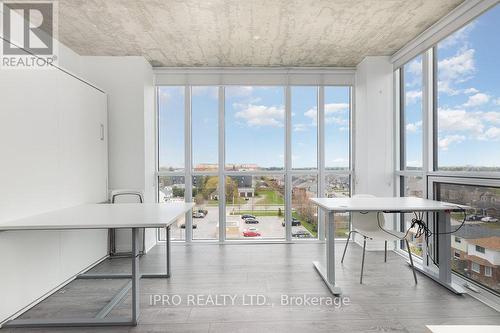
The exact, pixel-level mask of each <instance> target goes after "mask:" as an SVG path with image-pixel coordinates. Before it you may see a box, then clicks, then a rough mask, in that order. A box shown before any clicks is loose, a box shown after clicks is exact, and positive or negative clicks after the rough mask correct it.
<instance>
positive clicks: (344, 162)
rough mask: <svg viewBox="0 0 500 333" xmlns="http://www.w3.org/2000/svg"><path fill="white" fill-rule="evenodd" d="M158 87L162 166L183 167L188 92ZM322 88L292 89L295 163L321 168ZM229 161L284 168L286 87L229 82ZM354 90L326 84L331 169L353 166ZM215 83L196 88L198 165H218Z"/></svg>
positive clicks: (299, 166)
mask: <svg viewBox="0 0 500 333" xmlns="http://www.w3.org/2000/svg"><path fill="white" fill-rule="evenodd" d="M182 89H183V88H181V87H160V88H159V98H160V103H159V112H160V113H159V123H160V128H162V129H163V130H160V137H159V140H160V166H172V167H173V168H174V169H182V168H183V166H184V151H183V149H184V139H183V135H184V134H183V133H184V118H183V110H184V94H183V92H182ZM317 90H318V88H317V87H311V86H309V87H292V106H291V108H292V111H291V112H292V165H293V168H296V169H304V168H316V167H317V165H316V159H317V156H316V152H317V142H316V141H317V130H318V129H317ZM225 96H226V99H225V110H226V119H225V125H226V127H225V128H226V133H225V135H226V163H228V164H233V163H234V164H257V165H259V166H260V167H264V168H283V167H284V153H285V137H284V136H285V127H284V122H285V111H284V102H285V101H284V98H285V97H284V96H285V92H284V88H283V87H279V86H278V87H256V86H229V87H226V89H225ZM348 117H349V88H347V87H325V119H326V122H325V138H326V142H325V150H326V153H325V160H326V166H327V168H328V167H330V168H338V167H345V168H347V167H348V166H349V162H348V160H349V118H348ZM217 131H218V95H217V88H216V87H193V88H192V133H193V137H192V147H193V165H194V166H195V165H197V164H200V163H217V160H218V155H217V154H218V149H217V147H218V133H217Z"/></svg>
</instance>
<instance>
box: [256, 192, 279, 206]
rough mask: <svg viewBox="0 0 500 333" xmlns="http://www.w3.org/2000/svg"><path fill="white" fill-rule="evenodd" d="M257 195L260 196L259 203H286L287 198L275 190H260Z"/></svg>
mask: <svg viewBox="0 0 500 333" xmlns="http://www.w3.org/2000/svg"><path fill="white" fill-rule="evenodd" d="M257 196H258V197H259V198H260V200H259V204H263V205H284V204H285V200H284V199H283V196H282V195H281V193H279V192H277V191H274V190H259V192H257Z"/></svg>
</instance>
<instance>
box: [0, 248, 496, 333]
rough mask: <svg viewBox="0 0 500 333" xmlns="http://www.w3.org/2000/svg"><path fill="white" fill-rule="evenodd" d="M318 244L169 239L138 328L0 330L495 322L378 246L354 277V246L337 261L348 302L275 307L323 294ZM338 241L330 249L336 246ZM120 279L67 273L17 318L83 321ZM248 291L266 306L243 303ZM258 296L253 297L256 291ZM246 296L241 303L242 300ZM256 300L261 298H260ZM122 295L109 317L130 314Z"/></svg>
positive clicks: (123, 267)
mask: <svg viewBox="0 0 500 333" xmlns="http://www.w3.org/2000/svg"><path fill="white" fill-rule="evenodd" d="M324 251H325V245H324V244H318V243H310V244H307V243H304V244H248V245H246V244H243V245H240V244H238V245H216V244H206V245H205V244H195V245H187V246H184V245H174V246H172V277H171V278H170V279H142V280H141V283H140V288H141V289H140V292H141V299H140V307H141V309H140V313H141V316H140V318H139V325H138V326H136V327H108V328H50V329H1V330H0V333H4V332H259V333H265V332H273V333H274V332H286V333H293V332H412V333H413V332H425V331H426V329H425V325H427V324H464V325H467V324H469V325H471V324H476V325H479V324H485V325H500V313H498V312H496V311H495V310H493V309H491V308H489V307H488V306H486V305H484V304H482V303H480V302H478V301H476V300H475V299H473V298H472V297H470V296H468V295H464V296H457V295H454V294H453V293H451V292H449V291H448V290H447V289H445V288H443V287H441V286H439V285H438V284H436V283H435V282H433V281H432V280H430V279H428V278H426V277H424V276H423V275H421V274H418V284H417V285H415V284H414V283H413V276H412V273H411V270H410V268H409V267H408V266H407V264H406V261H405V260H404V258H402V257H400V256H399V255H397V254H395V253H389V254H388V260H387V263H384V259H383V252H368V253H367V255H366V264H365V275H364V279H363V284H362V285H360V284H359V271H360V264H361V263H360V261H361V257H360V256H361V249H360V248H359V247H358V246H357V245H356V244H351V245H349V249H348V253H347V255H346V260H345V261H344V263H343V264H340V259H339V258H337V261H338V263H337V266H336V267H337V282H338V284H339V285H340V287H341V288H342V290H343V293H344V294H343V297H346V298H347V299H348V301H349V304H345V305H343V306H341V307H336V306H332V305H326V304H323V305H307V306H306V305H298V304H294V305H282V304H281V298H282V297H283V295H286V296H303V295H306V296H318V297H329V296H331V295H330V293H329V291H328V289H327V288H326V286H325V285H324V284H323V281H322V280H321V278H320V277H319V275H318V274H317V273H316V271H315V270H314V268H313V265H312V261H313V260H318V259H320V260H322V259H324ZM341 251H342V247H341V245H340V246H339V247H338V252H337V253H341ZM164 255H165V247H164V246H161V245H158V246H156V247H155V248H154V249H153V250H151V251H150V252H149V253H148V254H147V255H146V256H144V257H142V258H141V260H140V267H141V271H142V272H161V271H163V270H164V269H165V260H164ZM130 270H131V265H130V259H127V258H123V259H112V260H106V261H104V262H103V263H101V264H100V265H98V266H97V267H95V268H93V269H92V271H93V272H100V273H105V272H108V273H109V272H130ZM126 283H127V280H75V281H73V282H71V283H70V284H68V285H67V286H66V287H64V288H63V289H61V290H59V291H58V292H56V293H54V294H53V295H52V296H50V297H49V298H47V299H46V300H44V301H43V302H41V303H40V304H38V305H37V306H35V307H34V308H32V309H30V310H29V311H27V312H26V313H24V314H23V315H22V316H21V318H51V317H52V318H68V317H73V316H75V315H78V316H80V317H87V318H92V317H93V316H95V314H96V313H98V312H99V311H100V309H102V307H104V306H105V304H106V303H107V302H109V301H110V300H111V299H112V298H113V296H114V295H115V294H116V293H117V292H118V291H119V290H120V289H121V288H122V287H123V286H124V284H126ZM154 295H162V297H163V295H166V296H168V297H169V299H170V300H172V298H171V297H173V296H174V295H178V296H179V297H180V299H181V300H182V301H181V303H180V304H176V305H174V304H151V299H152V297H154ZM192 295H202V296H203V297H205V298H204V299H205V300H206V297H207V296H208V295H211V296H215V295H219V297H221V295H232V296H233V297H234V295H236V299H235V302H234V304H230V302H228V303H227V304H226V305H216V304H207V303H206V302H205V303H204V304H196V305H193V304H188V302H187V299H188V297H193V296H192ZM250 295H262V296H263V297H264V298H265V304H262V305H255V304H254V305H249V297H251V296H250ZM262 296H260V297H262ZM244 297H245V298H246V301H245V298H244ZM261 299H262V298H261ZM130 304H131V296H130V293H129V294H128V295H127V296H126V297H125V298H124V299H123V300H122V301H121V302H120V303H119V304H118V305H117V306H116V307H115V308H114V309H113V311H112V312H111V313H110V314H109V315H108V316H109V317H114V316H129V315H130V313H131V310H130Z"/></svg>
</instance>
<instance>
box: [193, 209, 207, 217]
mask: <svg viewBox="0 0 500 333" xmlns="http://www.w3.org/2000/svg"><path fill="white" fill-rule="evenodd" d="M193 217H194V218H197V219H202V218H204V217H205V214H203V213H202V212H200V211H194V212H193Z"/></svg>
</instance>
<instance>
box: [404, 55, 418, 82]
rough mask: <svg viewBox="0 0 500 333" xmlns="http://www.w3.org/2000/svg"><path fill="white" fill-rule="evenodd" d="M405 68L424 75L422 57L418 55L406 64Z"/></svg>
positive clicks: (412, 72) (415, 73)
mask: <svg viewBox="0 0 500 333" xmlns="http://www.w3.org/2000/svg"><path fill="white" fill-rule="evenodd" d="M405 69H406V70H407V71H408V72H410V73H411V74H413V75H417V76H420V77H421V76H422V59H421V58H420V57H418V58H417V59H414V60H412V61H410V62H409V63H408V64H407V65H405Z"/></svg>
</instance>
